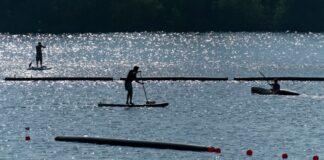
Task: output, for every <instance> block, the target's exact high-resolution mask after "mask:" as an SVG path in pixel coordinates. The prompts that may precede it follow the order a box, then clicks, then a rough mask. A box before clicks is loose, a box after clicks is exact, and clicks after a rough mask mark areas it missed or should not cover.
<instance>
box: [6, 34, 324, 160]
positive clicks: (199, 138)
mask: <svg viewBox="0 0 324 160" xmlns="http://www.w3.org/2000/svg"><path fill="white" fill-rule="evenodd" d="M39 41H40V42H42V43H43V44H44V45H46V48H45V49H44V57H43V58H44V65H46V66H48V67H53V69H51V70H47V71H30V70H27V67H28V64H29V63H32V64H33V65H34V66H35V65H36V62H35V60H34V59H35V45H36V44H37V42H39ZM0 60H1V63H0V71H1V74H0V78H1V79H2V80H1V81H0V87H1V89H0V94H1V95H2V96H1V97H0V107H1V112H0V121H1V123H0V135H1V138H0V144H1V145H0V159H60V160H70V159H78V160H79V159H84V160H86V159H110V160H117V159H118V160H131V159H132V160H133V159H159V160H178V159H187V160H190V159H192V160H200V159H201V160H206V159H209V160H216V159H217V160H233V159H264V160H273V159H281V154H282V153H288V155H289V159H301V160H302V159H311V158H312V156H314V155H316V154H317V155H319V157H324V144H323V143H322V142H323V141H324V134H323V133H324V126H323V124H324V108H323V107H324V89H323V87H322V86H323V82H293V81H283V82H281V86H282V88H286V89H289V90H294V91H297V92H299V93H301V94H302V95H301V96H293V97H290V96H258V95H251V93H250V90H251V87H252V86H259V87H265V88H268V87H269V86H267V84H266V82H237V81H233V80H232V79H233V78H234V77H248V76H261V75H260V74H259V72H262V73H263V74H265V75H266V76H314V77H324V66H323V62H324V34H321V33H244V32H242V33H213V32H210V33H163V32H162V33H147V32H141V33H110V34H62V35H53V34H26V35H9V34H1V35H0ZM134 65H138V66H140V69H141V70H142V71H143V72H142V74H143V76H208V77H224V76H226V77H229V79H230V81H215V82H200V81H160V82H158V81H147V82H146V83H145V87H146V91H147V95H148V98H149V99H151V100H155V101H159V102H168V103H169V106H167V107H166V108H130V109H129V108H128V109H125V108H99V107H97V103H99V102H111V103H125V99H126V92H125V90H124V85H123V82H122V81H119V80H117V79H119V78H120V77H125V76H126V74H127V72H128V70H130V69H131V68H132V67H133V66H134ZM14 76H15V77H42V76H48V77H52V76H56V77H57V76H108V77H113V78H114V79H116V80H115V81H112V82H100V81H98V82H93V81H84V82H81V81H75V82H71V81H59V82H53V81H30V82H17V81H16V82H15V81H4V80H3V79H4V78H5V77H14ZM134 94H135V95H134V102H135V103H138V104H140V103H144V102H145V101H146V100H145V95H144V92H143V88H142V86H141V85H139V84H136V83H134ZM26 127H29V128H30V130H29V131H28V130H25V128H26ZM27 135H28V136H30V137H31V140H30V141H28V142H27V141H25V136H27ZM61 135H65V136H91V137H107V138H125V139H135V140H152V141H163V142H176V143H189V144H198V145H206V146H208V145H211V146H215V147H220V148H221V149H222V153H221V154H213V153H204V152H189V151H174V150H159V149H147V148H133V147H120V146H109V145H94V144H79V143H68V142H56V141H55V140H54V138H55V137H56V136H61ZM247 149H253V151H254V155H253V156H252V157H247V156H246V154H245V152H246V150H247Z"/></svg>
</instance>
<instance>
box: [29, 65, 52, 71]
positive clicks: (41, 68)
mask: <svg viewBox="0 0 324 160" xmlns="http://www.w3.org/2000/svg"><path fill="white" fill-rule="evenodd" d="M50 69H52V67H47V66H42V67H29V68H28V69H27V70H34V71H43V70H50Z"/></svg>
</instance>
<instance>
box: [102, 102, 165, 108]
mask: <svg viewBox="0 0 324 160" xmlns="http://www.w3.org/2000/svg"><path fill="white" fill-rule="evenodd" d="M167 105H169V103H144V104H134V105H129V104H114V103H101V102H100V103H98V107H166V106H167Z"/></svg>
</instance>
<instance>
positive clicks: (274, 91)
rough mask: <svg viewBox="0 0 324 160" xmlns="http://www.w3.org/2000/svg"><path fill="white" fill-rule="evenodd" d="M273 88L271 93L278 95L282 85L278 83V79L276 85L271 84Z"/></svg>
mask: <svg viewBox="0 0 324 160" xmlns="http://www.w3.org/2000/svg"><path fill="white" fill-rule="evenodd" d="M270 85H271V86H272V88H271V91H272V92H273V93H277V92H278V91H279V90H280V84H279V83H278V79H275V80H274V83H272V84H270Z"/></svg>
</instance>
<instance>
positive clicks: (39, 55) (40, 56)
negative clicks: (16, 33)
mask: <svg viewBox="0 0 324 160" xmlns="http://www.w3.org/2000/svg"><path fill="white" fill-rule="evenodd" d="M42 48H46V46H43V45H42V43H41V42H38V45H37V46H36V66H37V68H38V62H40V66H41V67H43V53H42Z"/></svg>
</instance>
